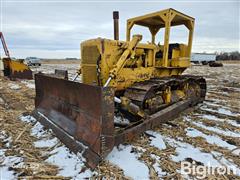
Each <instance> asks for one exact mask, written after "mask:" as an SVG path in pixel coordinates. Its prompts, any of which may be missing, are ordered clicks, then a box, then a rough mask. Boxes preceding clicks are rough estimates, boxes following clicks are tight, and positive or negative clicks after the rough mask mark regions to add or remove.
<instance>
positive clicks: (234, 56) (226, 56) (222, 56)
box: [216, 51, 240, 60]
mask: <svg viewBox="0 0 240 180" xmlns="http://www.w3.org/2000/svg"><path fill="white" fill-rule="evenodd" d="M216 55H217V56H216V60H240V53H239V52H238V51H233V52H220V53H216Z"/></svg>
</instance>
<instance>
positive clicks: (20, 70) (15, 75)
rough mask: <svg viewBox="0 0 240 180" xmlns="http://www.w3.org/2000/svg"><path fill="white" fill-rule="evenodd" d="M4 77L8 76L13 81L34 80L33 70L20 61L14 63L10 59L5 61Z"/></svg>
mask: <svg viewBox="0 0 240 180" xmlns="http://www.w3.org/2000/svg"><path fill="white" fill-rule="evenodd" d="M3 64H4V76H8V77H9V78H10V79H11V80H15V79H33V75H32V71H31V69H30V68H29V67H28V66H27V65H26V64H24V63H23V62H20V61H13V60H11V59H9V58H4V59H3Z"/></svg>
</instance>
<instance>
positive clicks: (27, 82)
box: [21, 80, 35, 89]
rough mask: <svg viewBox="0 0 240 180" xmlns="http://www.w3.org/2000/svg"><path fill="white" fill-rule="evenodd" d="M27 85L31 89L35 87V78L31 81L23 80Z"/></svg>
mask: <svg viewBox="0 0 240 180" xmlns="http://www.w3.org/2000/svg"><path fill="white" fill-rule="evenodd" d="M21 82H22V83H23V84H24V85H25V86H26V87H28V88H30V89H35V83H34V80H29V81H21Z"/></svg>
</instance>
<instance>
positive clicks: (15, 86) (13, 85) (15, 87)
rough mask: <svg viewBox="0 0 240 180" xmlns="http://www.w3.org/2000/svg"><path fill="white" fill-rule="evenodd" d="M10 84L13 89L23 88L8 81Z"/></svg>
mask: <svg viewBox="0 0 240 180" xmlns="http://www.w3.org/2000/svg"><path fill="white" fill-rule="evenodd" d="M8 86H9V87H10V89H13V90H19V89H21V87H20V86H19V85H18V84H13V83H8Z"/></svg>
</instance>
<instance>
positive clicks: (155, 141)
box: [146, 131, 166, 150]
mask: <svg viewBox="0 0 240 180" xmlns="http://www.w3.org/2000/svg"><path fill="white" fill-rule="evenodd" d="M146 133H148V134H150V135H152V136H154V137H149V139H150V140H151V143H150V145H152V146H154V147H156V148H158V149H160V150H162V149H166V145H165V142H164V141H163V138H164V137H163V136H162V135H161V134H159V133H157V132H154V131H146Z"/></svg>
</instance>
